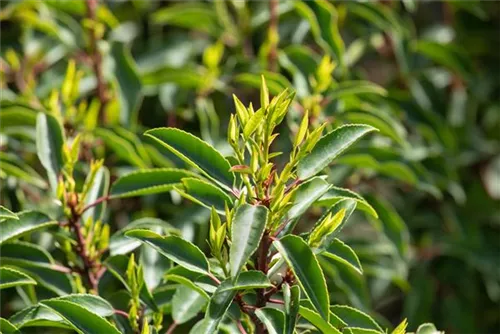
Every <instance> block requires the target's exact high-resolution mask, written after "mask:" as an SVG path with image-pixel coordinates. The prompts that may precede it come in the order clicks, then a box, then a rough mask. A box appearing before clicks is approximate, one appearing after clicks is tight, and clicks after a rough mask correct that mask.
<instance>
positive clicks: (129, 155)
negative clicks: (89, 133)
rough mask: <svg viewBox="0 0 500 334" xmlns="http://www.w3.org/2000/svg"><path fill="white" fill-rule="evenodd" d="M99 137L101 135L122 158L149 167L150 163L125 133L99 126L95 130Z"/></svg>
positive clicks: (135, 164)
mask: <svg viewBox="0 0 500 334" xmlns="http://www.w3.org/2000/svg"><path fill="white" fill-rule="evenodd" d="M94 132H95V134H96V136H97V137H100V138H101V139H102V140H103V142H104V143H105V144H106V146H108V147H110V148H111V149H112V150H113V152H114V153H115V154H116V155H117V156H118V157H119V158H120V159H122V160H124V161H127V162H129V163H130V164H131V165H133V166H137V167H139V168H147V167H148V164H147V163H146V162H145V161H144V159H143V158H141V156H140V155H139V154H138V152H137V150H136V148H135V147H134V145H132V144H131V143H130V142H129V141H127V140H126V139H125V138H124V136H123V135H118V134H116V133H115V132H113V131H112V130H110V129H103V128H97V129H95V130H94Z"/></svg>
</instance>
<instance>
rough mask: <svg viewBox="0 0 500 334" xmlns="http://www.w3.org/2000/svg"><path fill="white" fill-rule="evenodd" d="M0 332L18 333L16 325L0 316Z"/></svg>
mask: <svg viewBox="0 0 500 334" xmlns="http://www.w3.org/2000/svg"><path fill="white" fill-rule="evenodd" d="M0 333H4V334H18V333H20V332H19V330H18V329H17V327H16V326H14V325H13V324H11V323H10V322H9V321H8V320H6V319H4V318H0Z"/></svg>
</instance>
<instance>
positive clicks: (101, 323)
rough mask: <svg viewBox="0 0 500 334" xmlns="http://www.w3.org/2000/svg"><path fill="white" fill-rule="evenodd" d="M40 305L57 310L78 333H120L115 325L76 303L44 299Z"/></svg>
mask: <svg viewBox="0 0 500 334" xmlns="http://www.w3.org/2000/svg"><path fill="white" fill-rule="evenodd" d="M42 305H45V306H47V307H49V308H51V309H52V310H54V311H55V312H57V313H58V314H59V315H60V316H61V317H63V318H64V319H65V320H66V321H68V322H69V323H70V324H71V325H72V326H73V328H74V329H75V330H76V331H77V332H79V333H84V334H94V333H95V334H101V333H110V334H111V333H117V334H119V333H120V332H119V331H118V329H116V327H115V326H114V325H112V324H111V323H110V322H108V321H107V320H106V319H104V318H102V317H100V316H98V315H97V314H95V313H93V312H90V311H89V310H87V309H86V308H84V307H82V306H80V305H78V304H75V303H72V302H69V301H63V300H55V299H50V300H44V301H43V302H42Z"/></svg>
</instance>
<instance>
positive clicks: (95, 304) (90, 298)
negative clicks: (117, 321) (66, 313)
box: [44, 294, 114, 317]
mask: <svg viewBox="0 0 500 334" xmlns="http://www.w3.org/2000/svg"><path fill="white" fill-rule="evenodd" d="M50 300H55V301H67V302H71V303H75V304H78V305H79V306H81V307H83V308H85V309H87V311H90V312H92V313H94V314H97V315H99V316H101V317H110V316H112V315H113V314H114V309H113V306H111V304H110V303H109V302H108V301H106V300H104V299H103V298H101V297H99V296H95V295H90V294H71V295H66V296H62V297H58V298H53V299H50ZM44 302H45V301H44Z"/></svg>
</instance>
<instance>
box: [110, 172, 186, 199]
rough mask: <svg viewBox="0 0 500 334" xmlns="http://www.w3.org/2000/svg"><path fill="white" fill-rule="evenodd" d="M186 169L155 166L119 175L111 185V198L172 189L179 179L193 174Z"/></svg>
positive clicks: (178, 183)
mask: <svg viewBox="0 0 500 334" xmlns="http://www.w3.org/2000/svg"><path fill="white" fill-rule="evenodd" d="M193 175H194V174H193V173H190V172H188V171H186V170H182V169H175V168H155V169H145V170H138V171H135V172H132V173H129V174H126V175H124V176H122V177H120V178H119V179H118V180H116V181H115V182H114V183H113V186H112V187H111V191H110V196H111V198H122V197H132V196H141V195H151V194H157V193H161V192H165V191H169V190H172V189H173V188H174V186H176V185H180V184H181V180H182V179H183V178H185V177H187V176H193Z"/></svg>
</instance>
